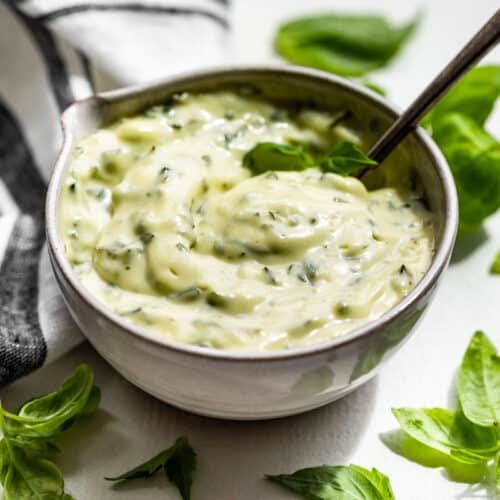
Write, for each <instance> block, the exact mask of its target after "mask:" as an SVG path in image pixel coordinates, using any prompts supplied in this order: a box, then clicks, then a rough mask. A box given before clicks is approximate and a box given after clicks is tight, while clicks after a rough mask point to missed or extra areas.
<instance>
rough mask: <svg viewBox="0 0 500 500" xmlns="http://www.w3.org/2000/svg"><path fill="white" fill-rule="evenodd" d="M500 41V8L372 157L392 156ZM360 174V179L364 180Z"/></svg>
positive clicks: (389, 131) (379, 159)
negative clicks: (452, 89)
mask: <svg viewBox="0 0 500 500" xmlns="http://www.w3.org/2000/svg"><path fill="white" fill-rule="evenodd" d="M499 40H500V9H498V10H497V11H496V13H495V14H493V16H492V17H491V18H490V19H489V21H488V22H487V23H486V24H485V25H484V26H483V27H482V28H481V29H480V30H479V31H478V32H477V33H476V34H475V35H474V36H473V37H472V39H471V40H470V41H469V42H468V43H467V44H466V45H465V46H464V48H463V49H462V50H461V51H460V52H459V53H458V54H457V55H456V56H455V57H454V58H453V59H452V60H451V61H450V62H449V63H448V64H447V66H446V67H445V68H444V69H443V70H442V71H441V73H439V74H438V75H437V76H436V78H434V80H432V82H431V83H429V85H427V87H426V88H425V89H424V90H423V92H422V93H421V94H420V95H419V96H418V97H417V98H416V99H415V100H414V101H413V103H412V104H411V105H410V106H409V107H408V109H406V111H405V112H404V113H403V114H402V115H401V116H400V117H399V118H398V119H397V120H396V121H395V122H394V123H393V124H392V125H391V126H390V127H389V128H388V129H387V130H386V131H385V133H384V134H383V135H382V137H381V138H380V139H379V140H378V141H377V142H376V143H375V144H374V145H373V146H372V148H371V149H370V151H369V152H368V156H369V157H370V158H371V159H372V160H375V161H377V162H378V163H381V162H382V161H383V160H384V159H385V158H386V157H387V156H388V155H389V153H390V152H391V151H392V150H393V149H394V148H395V147H396V146H397V145H398V144H399V143H400V142H401V141H402V140H403V139H404V138H405V137H406V136H407V135H408V134H409V133H410V132H412V131H413V130H414V129H415V127H416V126H417V125H418V122H419V121H420V119H421V118H422V117H423V116H424V115H425V114H426V113H427V112H428V111H429V110H430V109H431V108H432V107H433V106H434V105H435V104H436V103H437V102H439V101H440V100H441V99H442V98H443V97H444V96H445V95H446V94H447V93H448V92H449V91H450V89H451V88H452V87H453V86H454V85H455V84H456V83H457V82H458V81H459V80H460V78H461V77H462V76H464V75H465V73H467V72H468V71H469V70H470V69H471V68H472V67H473V66H474V65H475V64H476V63H477V62H478V61H479V60H480V59H481V58H482V57H483V56H485V55H486V53H487V52H488V51H489V50H490V49H492V48H493V47H494V46H495V45H496V44H497V43H498V42H499ZM365 172H366V170H365V171H364V172H362V173H361V175H358V177H361V176H362V175H363V174H364V173H365Z"/></svg>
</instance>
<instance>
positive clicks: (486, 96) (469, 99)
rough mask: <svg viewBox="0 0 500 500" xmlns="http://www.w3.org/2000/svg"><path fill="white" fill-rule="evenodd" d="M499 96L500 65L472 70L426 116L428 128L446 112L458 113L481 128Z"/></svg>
mask: <svg viewBox="0 0 500 500" xmlns="http://www.w3.org/2000/svg"><path fill="white" fill-rule="evenodd" d="M499 96H500V66H481V67H479V68H474V69H473V70H472V71H470V72H469V73H468V74H467V75H466V76H465V77H464V78H463V79H462V81H460V82H459V83H458V84H457V85H456V86H455V87H454V88H453V89H452V90H451V91H450V92H449V93H448V95H447V96H446V97H444V98H443V99H442V100H441V101H440V102H439V103H438V104H436V106H434V109H433V110H432V111H431V112H430V113H429V114H428V115H427V116H426V117H425V120H424V122H423V124H424V125H431V128H432V123H433V122H435V121H437V120H439V119H440V118H442V117H443V116H445V115H446V114H448V113H460V114H461V115H464V116H467V117H468V118H470V119H471V120H473V121H474V122H475V123H476V124H477V125H484V123H485V121H486V120H487V118H488V116H489V115H490V114H491V111H492V110H493V107H494V106H495V102H496V100H497V99H498V97H499Z"/></svg>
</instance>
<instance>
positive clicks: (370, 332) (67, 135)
mask: <svg viewBox="0 0 500 500" xmlns="http://www.w3.org/2000/svg"><path fill="white" fill-rule="evenodd" d="M232 86H240V87H241V86H249V87H250V88H252V89H254V90H257V91H258V92H261V93H262V94H263V95H264V96H268V97H270V98H272V99H287V100H290V99H294V100H297V101H306V102H309V103H311V102H312V103H315V104H316V105H318V106H319V107H321V108H324V109H339V108H348V109H350V110H351V111H352V112H353V120H354V123H357V126H358V127H360V128H361V129H363V130H364V131H365V133H366V134H368V135H370V134H371V135H370V137H371V136H372V137H373V140H375V138H376V137H377V136H380V134H381V133H382V132H383V131H384V130H385V129H386V128H387V127H388V126H389V124H390V123H391V122H392V121H394V120H395V119H396V118H397V116H398V111H397V110H396V109H395V108H394V107H393V106H392V105H391V104H389V103H388V102H387V101H386V100H385V99H384V98H382V97H380V96H379V95H377V94H375V93H373V92H372V91H370V90H368V89H366V88H364V87H362V86H360V85H357V84H355V83H352V82H350V81H348V80H345V79H343V78H339V77H337V76H333V75H331V74H327V73H323V72H320V71H315V70H310V69H305V68H299V67H288V66H283V65H279V66H278V65H276V66H256V67H227V68H216V69H211V70H205V71H200V72H193V73H189V74H184V75H180V76H174V77H171V78H168V79H165V80H163V81H160V82H157V83H154V84H151V85H141V86H138V87H132V88H127V89H123V90H116V91H112V92H106V93H103V94H100V95H97V96H95V97H91V98H89V99H86V100H82V101H79V102H76V103H74V104H73V105H72V106H70V107H69V108H68V109H67V110H66V111H65V112H64V114H63V115H62V126H63V130H64V143H63V146H62V150H61V153H60V155H59V157H58V160H57V163H56V165H55V169H54V173H53V176H52V180H51V183H50V186H49V190H48V195H47V209H46V217H47V235H48V247H49V253H50V258H51V262H52V266H53V268H54V272H55V275H56V278H57V281H58V283H59V285H60V287H61V291H62V294H63V296H64V299H65V301H66V303H67V306H68V308H69V310H70V312H71V314H72V316H73V318H74V319H75V321H76V323H77V324H78V326H79V327H80V328H81V330H82V332H83V334H84V335H85V336H86V337H87V338H88V340H89V341H90V342H91V344H92V345H93V346H94V347H95V349H96V350H97V351H98V352H99V353H100V354H101V355H102V357H104V358H105V359H106V360H107V361H108V362H109V363H110V364H111V365H112V366H113V367H114V368H115V369H116V370H117V371H118V372H120V373H121V374H122V375H123V376H124V377H125V378H126V379H128V380H129V381H130V382H132V383H133V384H135V385H137V386H138V387H140V388H141V389H143V390H144V391H146V392H148V393H150V394H152V395H153V396H155V397H157V398H159V399H161V400H163V401H166V402H167V403H169V404H171V405H173V406H176V407H179V408H183V409H185V410H188V411H190V412H193V413H198V414H202V415H207V416H212V417H220V418H228V419H267V418H274V417H281V416H285V415H291V414H295V413H300V412H303V411H306V410H310V409H312V408H317V407H319V406H322V405H325V404H327V403H330V402H332V401H334V400H336V399H338V398H340V397H342V396H344V395H345V394H347V393H349V392H351V391H353V390H354V389H355V388H356V387H358V386H360V385H361V384H363V383H365V382H366V381H367V380H369V379H370V378H371V377H373V375H374V374H375V373H376V371H377V370H378V368H379V367H380V366H381V365H382V364H383V363H384V362H385V361H386V360H387V359H389V358H390V357H391V356H392V355H393V354H394V352H395V351H396V350H397V349H398V348H399V347H400V346H401V345H402V344H403V342H404V341H405V340H406V339H407V338H408V336H409V334H410V332H412V330H413V329H414V327H415V324H416V323H417V321H418V320H419V318H420V317H421V315H422V313H423V312H424V310H425V308H426V307H427V305H428V303H429V301H430V300H431V298H432V296H433V294H434V292H435V289H436V285H437V284H438V281H439V279H440V277H441V276H442V274H443V271H444V270H445V269H446V267H447V265H448V262H449V259H450V255H451V251H452V248H453V244H454V240H455V234H456V229H457V214H458V209H457V197H456V192H455V187H454V183H453V178H452V176H451V174H450V171H449V168H448V165H447V164H446V161H445V159H444V158H443V156H442V154H441V153H440V151H439V149H438V148H437V146H436V145H435V144H434V142H433V141H432V140H431V138H430V137H429V136H428V135H427V134H426V133H425V132H424V131H423V130H422V129H417V130H415V131H414V132H413V133H412V134H411V135H410V136H409V137H408V138H407V139H405V141H404V142H403V143H402V145H401V146H400V147H401V148H402V150H403V151H404V154H406V155H409V156H410V158H411V160H412V161H413V163H414V165H415V168H416V170H417V172H418V175H419V176H420V179H421V181H422V183H423V185H424V190H425V194H426V200H427V203H428V205H429V207H430V209H431V210H432V211H433V213H434V214H435V218H436V246H435V252H434V255H433V258H432V263H431V265H430V267H429V269H428V271H427V272H426V274H425V275H424V277H423V278H422V279H421V281H420V282H419V283H418V284H417V286H416V287H415V288H414V289H413V290H412V291H411V292H410V293H409V294H408V295H407V296H406V297H405V298H404V299H403V300H402V301H401V302H400V303H399V304H397V305H396V306H394V307H393V308H392V309H390V310H389V311H387V312H386V313H385V314H384V315H382V316H381V317H379V318H378V319H376V320H375V321H371V322H369V323H367V324H365V325H364V326H362V327H361V328H357V329H356V330H353V331H352V332H350V333H348V334H346V335H343V336H340V337H338V338H335V339H333V340H331V341H328V342H324V343H320V344H317V345H312V346H309V347H305V348H300V349H293V350H283V351H276V352H256V353H248V352H245V353H242V352H232V351H218V350H215V349H207V348H202V347H195V346H191V345H184V344H180V343H177V342H174V341H171V340H167V339H164V338H161V337H159V336H157V335H154V334H151V333H148V332H146V331H143V330H141V328H139V327H137V326H135V325H132V324H130V323H128V322H127V321H126V320H124V319H123V318H121V317H120V316H118V315H117V314H115V313H113V312H112V311H111V310H109V309H108V308H107V307H106V306H105V305H104V304H102V303H100V302H98V301H97V300H96V299H94V298H93V297H92V295H90V294H89V292H88V291H87V290H86V289H85V288H84V287H83V286H82V285H81V284H80V283H79V282H78V279H77V277H76V276H75V273H74V272H73V270H72V268H71V266H70V264H69V262H68V261H67V260H66V257H65V255H64V251H63V245H62V242H61V238H60V234H59V231H58V222H57V221H58V210H59V195H60V191H61V185H62V182H63V179H64V177H65V175H66V171H67V169H68V165H69V162H70V158H71V151H72V149H73V147H74V145H75V143H76V141H78V140H79V139H80V138H81V137H83V136H85V135H88V134H90V133H92V132H94V131H95V130H96V129H97V128H99V127H101V126H102V125H103V124H106V123H108V122H110V121H113V120H116V119H118V118H120V117H123V116H127V115H132V114H135V113H138V112H140V111H141V110H143V109H144V108H146V107H148V106H152V105H155V104H160V103H162V102H165V100H166V99H167V98H168V97H169V96H170V95H171V94H173V93H175V92H180V91H205V90H212V89H218V88H221V87H232Z"/></svg>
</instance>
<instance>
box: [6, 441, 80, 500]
mask: <svg viewBox="0 0 500 500" xmlns="http://www.w3.org/2000/svg"><path fill="white" fill-rule="evenodd" d="M9 454H10V461H9V464H8V470H7V473H6V474H5V478H4V481H3V488H4V489H3V494H4V499H5V500H32V499H38V498H39V499H44V500H56V499H61V500H63V499H64V500H66V499H69V498H71V497H69V496H68V495H66V494H65V493H64V480H63V477H62V475H61V471H60V470H59V469H58V468H57V467H56V466H55V464H54V463H53V462H50V461H49V460H45V459H42V458H33V457H28V456H27V455H26V454H25V453H24V451H23V450H21V449H19V448H17V447H15V446H12V447H9Z"/></svg>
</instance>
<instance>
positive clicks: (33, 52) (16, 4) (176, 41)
mask: <svg viewBox="0 0 500 500" xmlns="http://www.w3.org/2000/svg"><path fill="white" fill-rule="evenodd" d="M228 11H229V0H172V1H168V0H138V1H121V0H95V1H92V0H91V1H85V0H80V1H78V0H17V1H16V0H3V1H2V0H0V385H1V384H5V383H8V382H10V381H12V380H15V379H16V378H18V377H20V376H22V375H25V374H27V373H29V372H31V371H32V370H34V369H36V368H38V367H40V366H41V365H43V364H44V363H47V362H50V361H51V360H54V359H56V358H57V357H59V356H61V355H62V354H64V353H65V352H67V351H68V350H69V349H71V348H72V347H74V346H75V345H76V344H78V343H79V342H81V340H82V337H81V334H80V333H79V332H78V329H77V328H76V326H75V325H74V323H73V322H72V320H71V318H70V317H69V315H68V313H67V311H66V309H65V306H64V304H63V302H62V298H61V296H60V294H59V291H58V289H57V285H56V283H55V280H54V277H53V275H52V271H51V270H50V265H49V262H48V257H47V254H46V249H45V243H44V198H45V189H46V184H47V180H48V178H49V176H50V170H51V166H52V164H53V161H54V158H55V155H56V153H57V149H58V147H59V145H60V140H61V134H60V130H59V122H58V116H59V114H60V112H61V111H62V110H63V109H64V108H65V107H66V106H68V105H69V104H70V103H71V102H72V101H74V100H75V99H78V98H82V97H85V96H88V95H90V94H91V93H93V92H95V91H97V90H104V89H108V88H112V87H116V86H121V85H127V84H131V83H137V82H140V81H147V80H151V79H154V78H159V77H162V76H165V75H168V74H171V73H173V72H177V71H181V70H186V69H191V68H196V67H201V66H204V65H208V64H216V63H221V62H223V61H224V59H225V57H226V50H227V49H226V47H227V45H228V44H227V36H228V28H229V21H228V17H229V12H228Z"/></svg>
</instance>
